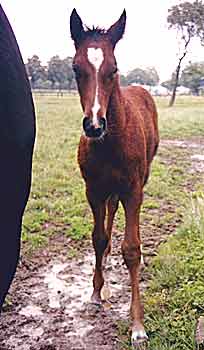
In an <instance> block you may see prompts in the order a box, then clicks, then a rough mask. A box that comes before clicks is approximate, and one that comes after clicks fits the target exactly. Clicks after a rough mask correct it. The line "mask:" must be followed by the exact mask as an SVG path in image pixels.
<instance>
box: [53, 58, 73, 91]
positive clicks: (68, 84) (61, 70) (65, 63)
mask: <svg viewBox="0 0 204 350" xmlns="http://www.w3.org/2000/svg"><path fill="white" fill-rule="evenodd" d="M72 61H73V59H72V57H67V58H65V59H64V60H62V59H61V58H60V57H59V56H54V57H52V58H51V59H50V61H49V62H48V79H49V80H50V81H51V83H52V88H54V87H57V88H59V90H61V89H69V90H70V89H71V88H72V87H73V86H74V84H73V81H74V74H73V70H72Z"/></svg>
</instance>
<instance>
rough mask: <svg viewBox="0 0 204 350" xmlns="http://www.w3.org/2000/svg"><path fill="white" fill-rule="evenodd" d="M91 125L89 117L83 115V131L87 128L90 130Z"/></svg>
mask: <svg viewBox="0 0 204 350" xmlns="http://www.w3.org/2000/svg"><path fill="white" fill-rule="evenodd" d="M91 126H92V123H91V120H90V118H88V117H85V118H84V119H83V129H84V131H85V132H87V131H88V130H90V129H91Z"/></svg>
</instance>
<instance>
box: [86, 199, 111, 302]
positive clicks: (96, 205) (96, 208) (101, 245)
mask: <svg viewBox="0 0 204 350" xmlns="http://www.w3.org/2000/svg"><path fill="white" fill-rule="evenodd" d="M87 198H88V201H89V204H90V206H91V209H92V212H93V217H94V229H93V233H92V241H93V246H94V250H95V256H96V263H95V271H94V277H93V287H94V290H93V294H92V297H91V300H92V301H93V302H94V303H97V304H100V303H101V289H102V287H103V285H104V278H103V266H102V265H103V264H102V261H103V255H104V252H105V250H106V248H107V245H108V241H109V240H108V236H107V234H106V231H105V215H106V202H105V200H104V201H101V200H98V199H96V198H95V197H93V196H92V195H90V193H87Z"/></svg>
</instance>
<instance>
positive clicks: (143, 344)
mask: <svg viewBox="0 0 204 350" xmlns="http://www.w3.org/2000/svg"><path fill="white" fill-rule="evenodd" d="M147 341H148V336H147V334H146V333H145V331H144V330H141V331H133V332H132V337H131V343H132V348H133V349H134V350H146V349H147Z"/></svg>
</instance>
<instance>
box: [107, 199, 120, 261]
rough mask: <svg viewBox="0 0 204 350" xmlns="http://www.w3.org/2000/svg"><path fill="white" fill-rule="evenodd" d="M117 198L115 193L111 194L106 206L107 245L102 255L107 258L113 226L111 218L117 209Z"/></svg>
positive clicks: (112, 218)
mask: <svg viewBox="0 0 204 350" xmlns="http://www.w3.org/2000/svg"><path fill="white" fill-rule="evenodd" d="M118 203H119V198H118V196H117V195H113V196H111V197H110V198H109V199H108V203H107V208H108V218H107V229H106V232H107V236H108V246H107V248H106V250H105V252H104V257H105V258H107V256H108V254H110V253H111V236H112V228H113V220H114V217H115V214H116V212H117V210H118Z"/></svg>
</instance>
